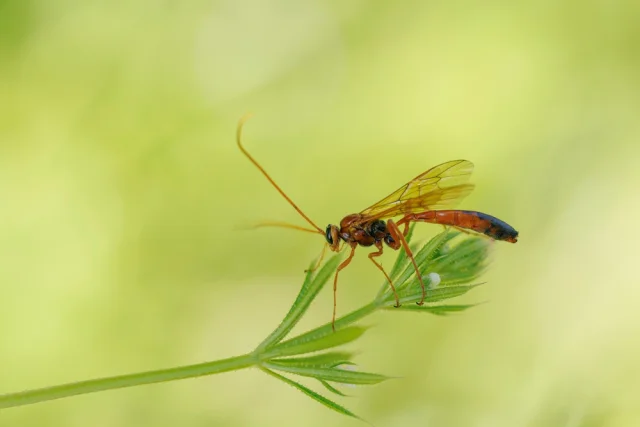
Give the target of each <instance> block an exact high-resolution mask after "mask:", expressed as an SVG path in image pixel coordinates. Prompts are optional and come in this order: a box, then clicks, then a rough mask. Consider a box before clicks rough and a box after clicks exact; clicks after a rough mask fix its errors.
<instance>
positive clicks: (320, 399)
mask: <svg viewBox="0 0 640 427" xmlns="http://www.w3.org/2000/svg"><path fill="white" fill-rule="evenodd" d="M262 370H263V371H264V372H266V373H267V374H269V375H271V376H272V377H275V378H277V379H279V380H280V381H283V382H285V383H287V384H289V385H290V386H292V387H295V388H297V389H298V390H300V391H301V392H303V393H304V394H306V395H307V396H309V397H310V398H312V399H313V400H315V401H316V402H319V403H321V404H323V405H324V406H326V407H327V408H329V409H333V410H334V411H336V412H338V413H340V414H342V415H347V416H349V417H353V418H357V419H359V420H362V418H360V417H359V416H357V415H356V414H354V413H353V412H351V411H349V410H348V409H347V408H345V407H343V406H340V405H338V404H337V403H336V402H334V401H332V400H329V399H327V398H326V397H324V396H322V395H321V394H318V393H316V392H315V391H313V390H311V389H310V388H308V387H305V386H303V385H302V384H300V383H298V382H296V381H293V380H290V379H289V378H287V377H284V376H282V375H280V374H277V373H275V372H273V371H271V370H269V369H265V368H262Z"/></svg>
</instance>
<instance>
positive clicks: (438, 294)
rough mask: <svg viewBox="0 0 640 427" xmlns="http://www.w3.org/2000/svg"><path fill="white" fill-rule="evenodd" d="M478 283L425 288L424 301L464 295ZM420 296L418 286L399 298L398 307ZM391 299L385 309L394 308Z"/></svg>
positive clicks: (436, 300) (428, 301)
mask: <svg viewBox="0 0 640 427" xmlns="http://www.w3.org/2000/svg"><path fill="white" fill-rule="evenodd" d="M476 286H478V285H461V286H448V287H444V288H441V287H438V288H436V289H427V292H426V296H425V299H424V302H425V303H432V302H438V301H443V300H446V299H449V298H455V297H458V296H460V295H464V294H466V293H467V292H469V291H470V290H471V289H473V288H475V287H476ZM421 298H422V290H421V289H420V287H419V286H418V287H417V289H415V290H414V293H412V294H411V295H407V296H403V297H402V298H400V304H402V306H400V307H398V308H402V307H403V306H404V305H405V304H411V303H415V302H418V301H420V299H421ZM392 303H393V301H391V302H389V303H388V305H387V306H385V307H384V308H385V309H395V308H396V307H393V304H392Z"/></svg>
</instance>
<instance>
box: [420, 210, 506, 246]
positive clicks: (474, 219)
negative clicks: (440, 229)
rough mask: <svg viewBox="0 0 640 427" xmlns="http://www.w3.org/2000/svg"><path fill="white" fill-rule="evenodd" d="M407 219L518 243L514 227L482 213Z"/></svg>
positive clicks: (435, 214) (431, 214) (438, 213)
mask: <svg viewBox="0 0 640 427" xmlns="http://www.w3.org/2000/svg"><path fill="white" fill-rule="evenodd" d="M407 217H408V219H409V220H411V221H424V222H430V223H434V224H442V225H451V226H453V227H459V228H464V229H467V230H473V231H475V232H477V233H482V234H484V235H487V236H489V237H491V238H492V239H496V240H505V241H507V242H511V243H515V242H517V241H518V232H517V231H516V230H515V229H514V228H513V227H511V226H510V225H509V224H507V223H506V222H504V221H501V220H500V219H498V218H496V217H494V216H491V215H487V214H485V213H482V212H476V211H461V210H446V211H427V212H422V213H419V214H411V215H407Z"/></svg>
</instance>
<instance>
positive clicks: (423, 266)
mask: <svg viewBox="0 0 640 427" xmlns="http://www.w3.org/2000/svg"><path fill="white" fill-rule="evenodd" d="M458 234H459V233H457V232H451V231H449V230H446V231H443V232H442V233H440V234H438V235H437V236H435V237H434V238H432V239H431V240H429V242H428V243H427V244H426V245H424V246H423V247H422V248H421V249H420V250H419V251H418V252H417V253H414V259H415V261H416V264H418V268H419V269H420V270H421V271H424V270H428V269H429V261H431V260H432V259H433V255H434V253H435V252H436V251H437V250H438V249H439V248H441V247H442V246H443V245H445V244H446V243H447V242H449V241H451V240H452V239H453V238H455V237H456V236H457V235H458ZM415 272H416V271H415V268H414V267H413V264H412V263H408V264H407V267H406V268H405V269H404V271H403V272H402V274H400V276H398V279H397V280H396V283H397V286H396V288H397V289H398V292H400V291H402V290H403V289H405V288H406V287H408V286H409V285H410V284H411V282H410V281H409V278H410V277H411V276H412V275H415ZM390 295H391V294H389V296H390ZM387 299H388V298H387Z"/></svg>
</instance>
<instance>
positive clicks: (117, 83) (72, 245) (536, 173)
mask: <svg viewBox="0 0 640 427" xmlns="http://www.w3.org/2000/svg"><path fill="white" fill-rule="evenodd" d="M639 19H640V3H638V2H637V1H631V0H629V1H626V2H625V1H611V2H597V1H586V2H585V1H582V2H578V1H562V2H540V1H524V2H516V3H514V4H505V3H503V2H491V1H489V2H472V1H450V2H434V1H424V2H417V1H415V2H410V1H397V2H386V1H363V0H354V1H337V0H329V1H322V0H316V1H302V2H300V1H267V0H264V1H260V0H246V1H244V0H241V1H237V0H220V1H196V2H183V3H178V2H149V1H142V0H129V1H113V2H97V1H85V2H81V3H78V2H72V1H66V0H57V1H36V0H21V1H18V0H2V1H0V284H1V286H2V288H1V290H2V296H1V297H0V393H5V392H12V391H18V390H22V389H26V388H34V387H42V386H46V385H53V384H56V383H61V382H68V381H75V380H81V379H88V378H94V377H99V376H106V375H115V374H121V373H128V372H135V371H140V370H147V369H155V368H162V367H170V366H176V365H183V364H189V363H196V362H202V361H206V360H213V359H216V358H221V357H227V356H233V355H236V354H240V353H243V352H247V351H250V350H251V349H252V348H253V347H254V346H255V345H256V344H257V343H258V342H259V340H260V339H261V338H263V337H264V336H266V334H267V333H268V332H269V331H270V330H271V328H272V327H274V326H275V325H276V324H277V322H278V321H279V320H280V318H281V317H282V316H283V315H284V314H285V312H286V310H287V309H288V307H289V305H290V303H291V301H292V299H293V298H294V296H295V294H296V292H297V290H298V286H299V285H300V283H301V281H302V277H303V273H302V271H303V269H304V268H305V267H306V266H307V265H308V263H309V261H310V260H311V259H313V258H314V257H316V256H317V255H318V253H319V251H320V249H321V245H322V239H320V238H319V237H318V236H312V235H310V234H305V233H296V232H293V231H288V230H279V229H261V230H255V231H246V230H241V229H242V227H245V226H246V225H248V224H251V223H253V222H256V221H260V220H269V219H272V220H281V221H291V222H297V223H299V224H301V225H303V222H302V220H301V219H300V218H298V217H297V215H296V214H295V212H294V211H293V210H292V209H291V207H290V206H288V205H287V204H286V203H285V202H284V200H282V198H281V197H280V196H279V195H278V194H277V193H276V192H275V191H274V190H273V188H271V187H270V186H269V185H268V183H267V182H266V180H265V179H264V178H263V177H262V176H261V175H260V174H259V173H258V172H257V171H256V170H255V169H254V168H253V166H251V165H250V164H249V162H248V161H247V160H246V159H245V158H243V157H242V155H241V154H240V153H239V151H238V150H237V147H236V146H235V142H234V132H235V125H236V122H237V120H238V119H239V118H240V116H241V115H242V114H244V113H245V112H247V111H253V112H254V113H255V117H254V118H253V119H252V120H251V121H250V122H248V123H247V127H246V132H245V138H246V139H245V144H246V146H247V148H248V149H249V150H251V152H252V153H253V154H254V155H255V156H256V158H257V159H259V160H260V161H261V162H262V163H263V165H264V166H265V168H266V169H267V170H269V171H270V172H271V173H272V175H273V177H274V178H275V179H276V180H277V181H278V182H279V183H280V184H281V185H282V187H283V188H284V189H285V190H286V191H287V192H288V193H289V195H290V196H291V197H292V198H293V199H294V200H295V201H296V202H297V203H298V204H299V205H300V206H301V207H302V208H303V209H304V210H305V211H306V212H307V214H308V215H309V216H311V217H312V218H313V219H314V220H315V221H316V222H318V223H319V224H320V225H321V226H322V227H324V226H325V225H326V224H327V223H329V222H331V223H337V222H339V221H340V219H341V218H342V216H344V215H346V214H348V213H351V212H357V211H359V210H361V209H363V208H365V207H366V206H368V205H370V204H371V203H373V202H375V201H376V200H378V199H380V198H382V197H384V196H385V195H387V194H388V193H390V192H391V191H393V190H395V189H396V188H397V187H399V186H400V185H402V184H403V183H405V182H406V181H407V180H409V179H410V178H413V177H414V176H415V175H417V174H418V173H420V172H422V171H424V170H426V169H428V168H429V167H431V166H434V165H436V164H438V163H441V162H444V161H447V160H452V159H457V158H465V159H469V160H472V161H473V162H474V163H475V164H476V171H475V173H474V177H473V182H475V183H476V185H477V188H476V190H475V191H474V193H473V194H472V195H471V196H470V197H468V198H467V200H466V201H465V202H464V203H463V205H462V206H461V207H463V208H466V209H475V210H480V211H484V212H487V213H490V214H492V215H495V216H497V217H499V218H501V219H503V220H505V221H507V222H509V223H510V224H512V225H513V226H514V227H515V228H517V229H518V230H519V231H520V235H521V237H520V241H519V242H518V243H517V244H516V245H510V244H506V243H497V244H496V245H495V248H496V251H495V255H494V262H493V264H492V268H491V269H490V271H489V272H488V273H487V274H486V277H485V279H486V280H487V281H488V284H487V285H485V286H484V287H482V288H481V289H479V290H477V291H474V292H473V293H471V294H470V295H469V296H468V297H465V298H464V299H463V300H464V301H471V302H478V301H488V302H489V303H488V304H483V305H481V306H479V307H477V308H475V309H472V310H470V311H468V312H465V313H463V314H460V315H455V316H453V317H449V318H437V317H435V316H428V315H424V316H420V315H416V314H412V313H398V314H394V313H384V314H379V315H376V317H375V318H372V319H370V320H369V323H370V324H371V323H373V324H375V325H376V327H375V328H373V329H372V330H371V331H370V332H369V333H368V334H367V335H366V336H365V337H364V338H363V339H362V340H360V341H358V342H357V343H356V344H355V346H353V347H354V349H356V350H358V351H361V354H360V355H359V356H358V357H357V361H358V362H359V363H360V364H361V366H362V369H365V370H368V371H374V372H382V373H386V374H389V375H394V376H400V377H401V378H400V379H397V380H394V381H391V382H387V383H384V384H382V385H379V386H374V387H368V388H361V389H357V390H355V391H353V392H352V393H353V394H356V395H357V396H358V397H356V398H351V399H346V400H341V403H343V404H345V405H346V406H348V407H349V408H351V409H353V410H354V411H355V412H356V413H358V414H359V415H361V416H363V417H364V418H366V419H368V420H370V421H372V422H373V423H374V424H375V425H378V426H418V425H420V426H568V427H569V426H571V427H573V426H616V427H617V426H637V425H640V405H638V396H640V365H639V364H638V360H640V341H639V340H638V336H639V335H638V334H639V332H640V310H639V309H638V305H639V304H640V286H639V285H640V283H638V282H639V280H638V274H637V272H633V271H632V262H636V263H637V262H638V250H637V245H638V239H639V238H640V231H639V227H638V225H639V219H638V218H640V197H639V195H638V194H639V193H638V185H639V184H640V171H639V167H638V160H639V159H640V120H639V117H640V26H639V25H638V22H640V21H639ZM439 231H440V228H439V227H435V226H431V225H426V224H425V225H423V226H420V227H418V234H419V235H420V237H422V238H427V237H428V236H430V235H433V234H434V233H436V232H439ZM366 252H367V250H366V249H365V250H362V251H361V252H360V251H359V252H358V256H357V257H356V260H355V261H354V263H353V264H352V266H351V267H350V268H349V269H348V270H346V271H345V273H344V275H342V276H341V287H340V289H339V301H338V302H339V306H338V309H339V312H342V313H345V312H346V311H347V310H349V309H352V308H355V307H357V306H359V305H361V304H363V303H365V302H367V301H368V300H369V299H370V298H371V297H372V295H373V293H375V292H376V291H377V289H378V286H379V284H380V283H381V282H382V278H381V277H380V274H379V272H378V271H377V270H376V269H375V268H372V266H371V265H370V262H369V261H368V260H367V259H366V256H365V253H366ZM389 252H391V251H389ZM394 258H395V254H393V253H387V254H385V256H384V258H383V263H384V264H385V265H387V266H389V265H390V264H391V263H392V262H393V259H394ZM330 315H331V294H330V292H329V291H328V290H327V291H326V292H323V295H321V297H320V298H319V300H318V301H317V302H316V304H314V306H313V307H312V310H311V312H310V313H309V314H308V316H307V317H306V318H305V319H304V322H303V324H302V325H300V328H299V330H302V329H304V328H307V327H311V326H316V325H319V324H321V323H324V322H326V321H328V320H329V318H330ZM0 425H2V426H36V425H37V426H42V425H51V426H58V425H64V426H85V425H94V426H114V425H118V426H139V425H153V426H175V425H188V426H235V425H238V426H245V425H247V426H248V425H251V426H254V425H255V426H281V425H292V426H294V425H296V426H297V425H309V426H325V425H334V426H358V425H363V424H361V423H360V422H358V421H355V420H350V419H347V418H345V417H342V416H340V415H338V414H335V413H333V412H331V411H329V410H327V409H325V408H323V407H322V406H320V405H319V404H317V403H316V402H314V401H312V400H310V399H308V398H307V397H305V396H303V395H302V394H301V393H299V392H298V391H296V390H294V389H293V388H291V387H287V386H286V385H285V384H282V383H280V382H277V381H275V380H273V379H272V378H269V377H267V376H266V375H263V374H261V373H260V372H258V371H255V370H249V371H242V372H237V373H227V374H223V375H219V376H214V377H210V378H202V379H196V380H188V381H182V382H173V383H168V384H161V385H155V386H145V387H139V388H132V389H127V390H121V391H115V392H108V393H98V394H92V395H87V396H81V397H76V398H71V399H64V400H59V401H54V402H49V403H44V404H40V405H34V406H27V407H22V408H15V409H9V410H5V411H3V412H2V413H1V414H0Z"/></svg>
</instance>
